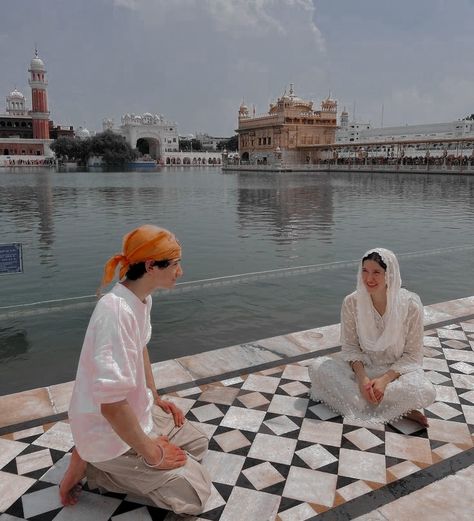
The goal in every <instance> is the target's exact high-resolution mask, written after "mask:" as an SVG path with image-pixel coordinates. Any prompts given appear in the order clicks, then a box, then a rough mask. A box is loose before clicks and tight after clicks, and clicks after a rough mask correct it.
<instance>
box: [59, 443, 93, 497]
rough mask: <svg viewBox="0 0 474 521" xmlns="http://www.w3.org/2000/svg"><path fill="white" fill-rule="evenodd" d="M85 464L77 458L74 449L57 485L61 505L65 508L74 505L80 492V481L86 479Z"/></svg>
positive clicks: (77, 455)
mask: <svg viewBox="0 0 474 521" xmlns="http://www.w3.org/2000/svg"><path fill="white" fill-rule="evenodd" d="M86 467H87V463H86V462H85V461H84V460H83V459H82V458H81V457H80V456H79V453H78V452H77V450H76V449H74V450H73V451H72V454H71V461H70V462H69V466H68V468H67V470H66V473H65V474H64V477H63V480H62V481H61V483H60V485H59V495H60V497H61V503H62V504H63V505H64V506H65V507H67V506H72V505H75V504H76V503H77V502H78V500H79V493H80V492H81V489H82V486H81V479H83V478H85V477H86Z"/></svg>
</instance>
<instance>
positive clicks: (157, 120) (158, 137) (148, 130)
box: [102, 112, 179, 161]
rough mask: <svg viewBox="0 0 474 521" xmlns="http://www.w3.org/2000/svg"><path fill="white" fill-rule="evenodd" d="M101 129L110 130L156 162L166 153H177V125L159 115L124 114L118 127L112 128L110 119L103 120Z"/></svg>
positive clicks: (112, 124) (146, 113) (147, 113)
mask: <svg viewBox="0 0 474 521" xmlns="http://www.w3.org/2000/svg"><path fill="white" fill-rule="evenodd" d="M102 127H103V130H111V131H112V132H115V133H116V134H120V135H121V136H123V137H124V138H125V139H126V140H127V142H128V144H129V145H130V146H131V147H132V148H137V149H138V150H139V151H140V153H141V154H142V155H143V156H150V157H151V158H153V159H156V160H158V161H160V160H161V159H162V158H163V156H164V155H165V154H166V153H167V152H178V151H179V139H178V129H177V125H176V123H174V122H171V121H168V120H166V119H165V118H164V116H163V115H161V114H150V113H149V112H145V114H143V115H141V116H138V115H135V114H124V115H123V116H122V118H121V125H120V126H119V127H114V122H113V120H112V119H104V121H103V123H102Z"/></svg>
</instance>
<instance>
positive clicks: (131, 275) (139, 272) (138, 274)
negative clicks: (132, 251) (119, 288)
mask: <svg viewBox="0 0 474 521" xmlns="http://www.w3.org/2000/svg"><path fill="white" fill-rule="evenodd" d="M169 265H170V261H169V260H160V261H154V262H153V264H152V266H158V268H159V269H160V270H163V269H165V268H167V267H168V266H169ZM145 273H146V268H145V263H144V262H137V263H136V264H132V265H131V266H130V267H129V268H128V271H127V274H126V275H125V276H126V277H127V279H128V280H137V279H140V278H142V277H143V275H145Z"/></svg>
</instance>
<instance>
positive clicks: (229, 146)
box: [217, 134, 239, 152]
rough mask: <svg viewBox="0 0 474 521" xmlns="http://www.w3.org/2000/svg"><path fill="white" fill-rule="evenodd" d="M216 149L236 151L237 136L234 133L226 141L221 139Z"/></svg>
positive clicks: (237, 147)
mask: <svg viewBox="0 0 474 521" xmlns="http://www.w3.org/2000/svg"><path fill="white" fill-rule="evenodd" d="M217 148H218V150H224V148H225V149H226V150H227V152H237V150H238V149H239V136H238V135H237V134H234V135H233V136H232V137H230V138H229V139H227V140H226V141H221V142H220V143H219V144H218V145H217Z"/></svg>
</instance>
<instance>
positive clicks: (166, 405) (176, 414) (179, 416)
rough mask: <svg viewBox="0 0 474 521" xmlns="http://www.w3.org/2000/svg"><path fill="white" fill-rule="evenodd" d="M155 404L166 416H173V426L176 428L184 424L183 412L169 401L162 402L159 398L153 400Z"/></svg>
mask: <svg viewBox="0 0 474 521" xmlns="http://www.w3.org/2000/svg"><path fill="white" fill-rule="evenodd" d="M155 404H156V405H158V407H161V408H162V409H163V410H164V411H165V412H167V413H168V414H172V415H173V420H174V424H175V425H176V427H181V426H182V425H183V424H184V414H183V411H182V410H181V409H180V408H179V407H178V406H177V405H175V404H174V403H173V402H171V401H169V400H162V399H161V398H157V399H156V400H155Z"/></svg>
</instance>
